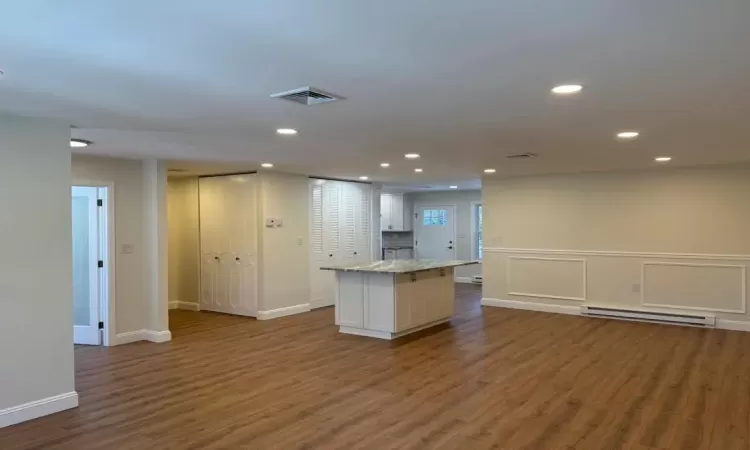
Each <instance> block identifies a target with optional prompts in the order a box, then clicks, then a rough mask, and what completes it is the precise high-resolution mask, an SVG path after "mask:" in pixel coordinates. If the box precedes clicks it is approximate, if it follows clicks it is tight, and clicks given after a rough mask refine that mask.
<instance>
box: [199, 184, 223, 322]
mask: <svg viewBox="0 0 750 450" xmlns="http://www.w3.org/2000/svg"><path fill="white" fill-rule="evenodd" d="M222 191H223V189H222V180H221V179H219V178H201V179H200V180H199V205H200V246H201V309H205V310H208V311H213V310H214V308H215V305H216V304H217V302H219V301H220V300H219V297H220V296H221V295H222V294H221V293H220V290H221V289H220V272H221V255H222V253H223V252H224V248H223V247H224V241H223V236H224V235H225V233H224V229H223V227H222V224H223V220H224V198H223V192H222Z"/></svg>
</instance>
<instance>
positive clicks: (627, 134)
mask: <svg viewBox="0 0 750 450" xmlns="http://www.w3.org/2000/svg"><path fill="white" fill-rule="evenodd" d="M639 134H640V133H638V132H637V131H622V132H620V133H617V137H618V138H620V139H635V138H637V137H638V135H639Z"/></svg>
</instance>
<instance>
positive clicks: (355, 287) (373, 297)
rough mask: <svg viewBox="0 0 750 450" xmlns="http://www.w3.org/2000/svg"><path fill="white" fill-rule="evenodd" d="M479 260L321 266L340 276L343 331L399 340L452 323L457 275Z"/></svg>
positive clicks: (339, 309) (337, 305)
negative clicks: (460, 268) (460, 269)
mask: <svg viewBox="0 0 750 450" xmlns="http://www.w3.org/2000/svg"><path fill="white" fill-rule="evenodd" d="M478 263H479V262H478V261H455V260H453V261H438V260H431V259H410V260H396V261H374V262H369V263H357V264H341V265H332V266H326V267H321V270H333V271H335V272H336V301H335V309H336V325H338V326H339V331H340V332H341V333H346V334H355V335H359V336H367V337H373V338H379V339H395V338H398V337H401V336H404V335H407V334H409V333H414V332H415V331H419V330H423V329H425V328H429V327H432V326H435V325H439V324H441V323H444V322H448V321H449V320H450V319H451V317H452V316H453V313H454V309H455V300H456V296H455V289H454V281H453V271H454V268H455V267H458V266H467V265H470V264H478Z"/></svg>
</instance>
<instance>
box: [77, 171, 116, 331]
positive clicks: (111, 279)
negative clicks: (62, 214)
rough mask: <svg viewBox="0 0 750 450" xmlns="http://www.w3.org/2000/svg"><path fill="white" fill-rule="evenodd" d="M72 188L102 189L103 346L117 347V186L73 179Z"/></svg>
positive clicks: (101, 310)
mask: <svg viewBox="0 0 750 450" xmlns="http://www.w3.org/2000/svg"><path fill="white" fill-rule="evenodd" d="M72 186H82V187H96V188H102V200H103V203H104V205H103V207H102V211H100V212H99V214H100V216H99V223H100V224H101V226H100V227H99V231H100V233H101V235H100V237H99V239H100V242H106V243H107V245H103V246H102V249H101V250H102V261H104V267H105V269H106V270H103V271H102V273H101V277H100V289H101V292H100V293H99V302H100V303H99V317H100V319H99V320H101V321H102V322H104V333H102V344H103V345H104V346H110V345H115V343H116V340H115V334H116V330H115V323H116V322H115V289H114V287H115V254H116V253H115V184H114V183H113V182H111V181H96V180H89V179H77V178H76V179H73V182H72V183H71V187H72Z"/></svg>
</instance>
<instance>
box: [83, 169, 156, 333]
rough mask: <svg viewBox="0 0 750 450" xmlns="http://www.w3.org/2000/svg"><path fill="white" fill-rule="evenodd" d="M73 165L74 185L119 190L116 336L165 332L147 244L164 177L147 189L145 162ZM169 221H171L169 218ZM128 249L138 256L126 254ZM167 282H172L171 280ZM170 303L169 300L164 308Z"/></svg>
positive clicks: (116, 198)
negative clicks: (153, 203)
mask: <svg viewBox="0 0 750 450" xmlns="http://www.w3.org/2000/svg"><path fill="white" fill-rule="evenodd" d="M72 161H73V162H72V184H75V183H76V182H101V183H113V184H114V205H115V212H114V216H115V224H114V240H115V251H114V264H115V283H114V284H115V286H114V309H115V330H114V331H115V334H116V335H121V334H124V333H131V332H135V331H139V330H149V329H151V330H153V329H154V327H157V326H158V327H162V326H163V325H162V323H161V322H163V321H164V319H165V318H164V317H161V313H160V312H159V311H160V309H161V305H153V304H152V301H153V299H152V293H151V292H152V289H151V287H152V285H151V284H150V282H147V281H148V280H147V278H148V277H150V276H154V277H155V278H158V277H159V274H158V273H154V272H153V271H152V270H150V269H148V267H151V266H150V264H151V262H152V261H151V259H150V256H151V255H150V254H149V252H147V251H146V250H147V248H146V244H145V242H146V234H145V231H148V230H150V229H151V227H152V226H156V223H155V222H154V221H155V220H157V215H153V217H151V218H148V217H147V213H149V205H147V204H146V203H147V202H146V200H147V199H148V198H151V196H153V195H155V189H156V188H157V187H158V185H159V183H158V179H157V178H159V177H156V178H154V179H153V181H154V182H153V183H150V184H147V183H146V181H147V180H146V179H144V174H147V173H148V172H144V170H145V169H146V168H145V167H144V162H143V161H139V160H128V159H117V158H103V157H92V156H81V155H73V160H72ZM154 167H156V166H154ZM162 172H163V171H162ZM160 176H163V177H165V176H166V174H165V173H161V175H160ZM69 183H70V182H69ZM151 191H154V192H151ZM154 198H156V197H154ZM164 208H166V205H164ZM163 219H164V221H166V217H164V218H163ZM126 248H129V249H131V250H132V252H130V253H128V252H126ZM148 248H150V249H152V250H153V245H150V244H149V245H148ZM165 250H166V248H165ZM164 278H165V280H166V279H167V278H166V276H165V277H164ZM166 302H167V299H166V298H165V299H164V308H166ZM155 331H164V330H155ZM136 340H137V339H136ZM117 343H119V341H117V340H116V341H115V342H111V343H110V344H111V345H112V344H117Z"/></svg>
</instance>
